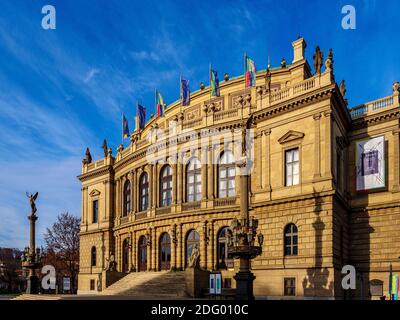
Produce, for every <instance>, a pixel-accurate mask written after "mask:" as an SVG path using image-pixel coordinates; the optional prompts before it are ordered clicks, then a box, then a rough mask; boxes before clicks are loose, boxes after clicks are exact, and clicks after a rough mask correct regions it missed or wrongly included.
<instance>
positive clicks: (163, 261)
mask: <svg viewBox="0 0 400 320" xmlns="http://www.w3.org/2000/svg"><path fill="white" fill-rule="evenodd" d="M170 267H171V238H170V236H169V234H168V233H167V232H164V233H163V234H162V235H161V237H160V270H169V269H170Z"/></svg>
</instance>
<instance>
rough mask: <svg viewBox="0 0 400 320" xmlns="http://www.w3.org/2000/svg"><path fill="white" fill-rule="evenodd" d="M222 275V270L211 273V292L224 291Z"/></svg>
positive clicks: (218, 292)
mask: <svg viewBox="0 0 400 320" xmlns="http://www.w3.org/2000/svg"><path fill="white" fill-rule="evenodd" d="M221 283H222V276H221V273H220V272H211V273H210V285H209V287H210V292H209V293H210V294H221V292H222V289H221V287H222V285H221Z"/></svg>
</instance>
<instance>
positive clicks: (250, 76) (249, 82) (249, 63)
mask: <svg viewBox="0 0 400 320" xmlns="http://www.w3.org/2000/svg"><path fill="white" fill-rule="evenodd" d="M245 76H246V88H248V87H254V86H255V85H256V65H255V63H254V61H253V60H251V59H250V58H249V57H248V56H245Z"/></svg>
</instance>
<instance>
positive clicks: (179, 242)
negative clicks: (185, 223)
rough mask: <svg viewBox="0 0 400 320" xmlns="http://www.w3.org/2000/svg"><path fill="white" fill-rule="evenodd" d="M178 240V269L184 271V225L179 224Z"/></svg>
mask: <svg viewBox="0 0 400 320" xmlns="http://www.w3.org/2000/svg"><path fill="white" fill-rule="evenodd" d="M177 232H178V234H177V239H178V246H177V247H178V248H177V268H178V269H179V270H183V261H182V250H183V249H182V248H183V241H182V239H183V237H182V224H181V223H180V224H178V229H177Z"/></svg>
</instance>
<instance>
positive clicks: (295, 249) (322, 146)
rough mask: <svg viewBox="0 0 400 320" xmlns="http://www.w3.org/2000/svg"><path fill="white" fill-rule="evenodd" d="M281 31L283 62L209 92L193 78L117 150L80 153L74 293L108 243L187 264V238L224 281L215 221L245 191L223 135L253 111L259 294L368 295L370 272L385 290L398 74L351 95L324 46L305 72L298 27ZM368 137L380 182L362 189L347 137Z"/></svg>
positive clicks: (123, 257) (134, 255) (97, 272)
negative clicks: (346, 281)
mask: <svg viewBox="0 0 400 320" xmlns="http://www.w3.org/2000/svg"><path fill="white" fill-rule="evenodd" d="M292 45H293V52H294V58H293V61H292V63H290V64H282V65H281V66H280V67H278V68H272V69H268V70H264V71H260V72H257V75H256V87H253V88H251V89H249V88H247V89H245V86H244V78H243V76H242V77H237V78H233V79H225V81H222V82H221V83H220V91H221V95H220V97H212V98H211V97H210V91H209V88H203V89H201V90H199V91H196V92H194V93H192V94H191V103H190V105H189V106H184V107H183V106H181V102H180V101H177V102H175V103H173V104H171V105H170V106H168V107H167V108H166V110H165V116H164V117H160V118H157V117H153V118H151V120H150V121H149V122H148V123H147V124H146V126H145V127H144V129H143V130H136V131H135V132H133V133H132V135H131V137H130V140H131V143H130V144H129V146H127V147H126V148H123V146H119V148H118V152H117V154H116V155H115V157H114V156H113V155H112V153H111V150H110V152H108V154H107V152H106V155H105V157H104V158H103V159H100V160H97V161H94V162H91V161H85V162H84V163H83V166H82V174H81V175H80V176H79V179H80V181H81V182H82V223H81V232H80V240H81V245H80V246H81V247H80V273H79V285H78V286H79V292H80V293H88V292H96V291H98V290H101V289H102V288H101V286H102V285H101V283H102V282H101V280H100V279H101V277H102V274H103V273H104V270H105V269H106V266H107V265H108V261H109V259H110V256H111V255H113V256H114V257H115V261H116V268H117V271H118V272H122V273H128V272H142V271H158V270H165V269H171V270H184V269H185V267H186V265H187V261H188V256H190V252H191V250H192V248H193V246H194V245H196V244H197V245H198V246H199V249H200V265H201V267H202V268H205V269H208V270H220V271H221V272H222V276H223V278H224V285H226V286H229V285H231V286H232V287H234V286H235V283H234V279H233V278H232V276H233V275H234V273H235V272H236V271H235V270H237V262H235V261H232V260H230V259H229V257H228V256H227V255H226V245H227V244H226V237H225V236H226V235H225V233H226V230H227V229H226V228H227V227H229V226H230V222H231V220H232V219H233V218H234V217H237V216H238V215H239V200H240V197H242V196H243V192H241V190H240V188H238V186H239V183H238V176H237V175H236V169H235V164H234V160H232V159H233V158H234V157H235V149H236V148H237V144H235V143H234V139H232V137H229V135H230V134H231V135H232V136H234V135H235V132H237V130H236V129H238V128H239V129H240V128H241V127H242V125H243V123H244V122H246V121H247V120H248V119H249V118H250V117H251V130H252V135H253V138H252V157H253V160H254V161H253V167H252V172H251V175H250V181H249V185H250V190H249V193H248V194H246V196H248V197H249V205H250V216H253V217H255V218H256V219H258V221H259V227H258V228H259V230H260V231H261V233H262V234H263V235H264V242H263V252H262V254H261V256H259V257H257V258H256V259H254V260H253V262H252V271H253V273H254V274H255V276H256V280H255V282H254V293H255V295H256V297H257V296H258V297H279V298H281V297H287V298H303V297H304V298H335V299H343V298H345V296H346V297H353V298H358V297H361V296H363V297H364V298H369V297H370V295H369V294H370V291H371V288H370V283H371V280H376V279H377V280H380V281H383V290H384V293H386V292H387V288H388V278H389V266H390V264H392V267H393V271H394V273H396V272H400V259H399V256H400V202H399V200H400V192H399V191H400V186H399V185H400V171H399V132H400V130H399V117H400V109H399V86H398V84H397V83H395V84H394V85H393V88H392V94H391V95H390V96H388V97H385V98H382V99H378V100H376V101H373V102H369V103H365V104H363V105H361V106H358V107H355V108H351V109H350V108H348V106H347V100H346V99H345V88H344V85H343V84H341V85H340V86H338V85H337V83H336V81H335V76H334V64H333V59H332V54H329V55H328V57H327V59H326V60H325V61H324V62H323V66H322V68H317V71H316V72H314V73H313V72H312V70H311V67H310V66H309V64H308V62H307V60H306V59H305V49H306V43H305V41H304V39H302V38H300V39H298V40H296V41H294V42H293V43H292ZM157 130H159V131H160V132H166V131H168V132H169V134H168V135H157V134H154V132H155V131H157ZM221 132H223V133H224V135H225V139H220V137H218V138H215V137H216V136H218V134H221ZM226 136H228V138H226ZM374 137H384V149H383V150H384V154H383V160H382V161H383V163H384V167H385V171H384V179H383V182H382V183H383V186H381V187H379V188H370V189H367V190H363V191H359V190H357V185H356V180H357V158H356V157H357V156H356V155H357V150H356V148H357V146H358V145H359V144H358V142H359V141H363V140H365V139H373V138H374ZM194 138H196V139H197V140H201V143H197V144H196V143H193V141H194V140H193V139H194ZM213 138H214V139H213ZM347 264H350V265H353V266H354V267H355V268H356V271H357V289H356V290H351V292H350V293H346V292H345V291H344V290H343V289H342V286H341V280H342V274H341V270H342V267H343V266H344V265H347ZM103 287H104V286H103ZM361 290H362V291H363V292H361Z"/></svg>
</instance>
